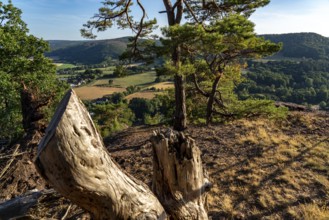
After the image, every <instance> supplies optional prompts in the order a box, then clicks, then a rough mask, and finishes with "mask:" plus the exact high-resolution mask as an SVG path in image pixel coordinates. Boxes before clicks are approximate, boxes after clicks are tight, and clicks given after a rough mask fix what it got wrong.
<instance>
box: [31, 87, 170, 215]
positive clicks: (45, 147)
mask: <svg viewBox="0 0 329 220" xmlns="http://www.w3.org/2000/svg"><path fill="white" fill-rule="evenodd" d="M36 166H37V167H38V169H39V172H40V174H41V175H42V176H43V177H44V178H45V179H46V180H47V181H48V182H49V183H50V184H51V185H52V186H53V187H54V188H55V189H56V190H57V191H58V192H60V193H61V194H62V195H63V196H65V197H67V198H68V199H70V200H71V201H72V202H74V203H76V204H78V205H79V206H81V207H82V208H84V209H86V210H87V211H89V212H91V213H92V214H93V216H94V218H95V219H166V213H165V211H164V209H163V207H162V205H161V204H160V202H159V200H158V199H157V198H156V197H155V196H154V194H153V193H152V192H151V191H150V190H149V189H148V187H147V186H146V185H144V184H143V183H142V182H140V181H138V180H136V179H135V178H133V177H131V176H129V175H128V174H126V173H125V172H123V171H122V170H121V169H120V168H119V167H118V166H117V165H116V163H115V162H114V161H113V160H112V159H111V157H110V155H109V153H108V152H107V150H106V149H105V147H104V145H103V142H102V139H101V137H100V136H99V134H98V132H97V130H96V128H95V126H94V124H93V122H92V119H91V118H90V116H89V114H88V112H87V110H86V109H85V107H84V106H83V104H82V103H81V101H80V100H79V99H78V98H77V96H76V95H75V93H74V92H73V91H72V90H71V91H69V92H68V93H67V94H66V96H65V97H64V99H63V100H62V102H61V103H60V106H59V107H58V109H57V111H56V113H55V115H54V117H53V120H52V121H51V123H50V124H49V126H48V128H47V131H46V135H45V137H44V138H43V140H42V141H41V143H40V145H39V149H38V156H37V160H36Z"/></svg>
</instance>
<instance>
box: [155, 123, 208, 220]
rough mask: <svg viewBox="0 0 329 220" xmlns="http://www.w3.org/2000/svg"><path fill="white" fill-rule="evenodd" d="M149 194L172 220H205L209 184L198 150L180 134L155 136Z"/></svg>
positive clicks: (158, 133)
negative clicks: (151, 193) (153, 196)
mask: <svg viewBox="0 0 329 220" xmlns="http://www.w3.org/2000/svg"><path fill="white" fill-rule="evenodd" d="M151 141H152V145H153V154H154V155H153V186H152V187H153V192H154V193H155V195H156V196H157V197H158V199H159V200H160V202H161V203H162V205H163V207H164V208H165V210H166V212H167V213H168V215H170V216H171V217H172V218H173V219H181V220H183V219H190V220H192V219H195V220H196V219H198V220H204V219H208V215H207V210H206V207H207V202H206V193H207V191H208V190H209V189H210V185H211V184H210V182H209V180H208V178H207V175H206V173H205V171H204V169H203V166H202V161H201V154H200V150H199V148H198V147H197V146H196V145H195V142H194V140H193V139H191V138H189V137H186V136H185V135H184V134H183V133H182V132H176V131H172V130H170V129H169V130H167V131H166V132H155V135H154V136H153V137H152V138H151Z"/></svg>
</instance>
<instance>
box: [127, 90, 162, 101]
mask: <svg viewBox="0 0 329 220" xmlns="http://www.w3.org/2000/svg"><path fill="white" fill-rule="evenodd" d="M161 93H162V92H153V91H142V92H136V93H133V94H130V95H128V96H126V97H125V99H127V100H131V99H133V98H144V99H152V98H154V97H155V95H156V94H161Z"/></svg>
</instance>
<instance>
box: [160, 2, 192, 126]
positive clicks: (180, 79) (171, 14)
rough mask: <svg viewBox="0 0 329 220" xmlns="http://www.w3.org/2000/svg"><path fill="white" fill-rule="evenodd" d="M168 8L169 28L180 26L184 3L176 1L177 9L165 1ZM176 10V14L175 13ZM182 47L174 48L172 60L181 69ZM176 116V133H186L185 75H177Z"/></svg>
mask: <svg viewBox="0 0 329 220" xmlns="http://www.w3.org/2000/svg"><path fill="white" fill-rule="evenodd" d="M163 3H164V6H165V7H166V13H167V20H168V25H169V26H174V25H179V24H180V22H181V20H182V16H183V10H184V8H183V1H182V0H176V1H175V4H174V6H175V8H174V6H173V5H172V3H171V1H170V0H163ZM175 10H176V13H175ZM180 57H181V52H180V45H176V46H174V47H173V48H172V53H171V60H172V62H173V65H174V66H175V67H176V68H177V70H178V69H179V68H180ZM174 80H175V115H174V125H173V128H174V129H175V130H176V131H184V130H185V129H186V124H187V114H186V95H185V77H184V76H183V75H179V74H178V73H177V74H175V78H174Z"/></svg>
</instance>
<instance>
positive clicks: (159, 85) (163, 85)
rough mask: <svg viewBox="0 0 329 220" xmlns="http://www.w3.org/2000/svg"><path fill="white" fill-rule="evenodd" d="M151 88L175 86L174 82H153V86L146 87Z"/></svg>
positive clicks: (170, 87)
mask: <svg viewBox="0 0 329 220" xmlns="http://www.w3.org/2000/svg"><path fill="white" fill-rule="evenodd" d="M150 88H155V89H172V88H174V83H172V82H160V83H156V84H153V85H151V86H148V87H147V88H146V89H150Z"/></svg>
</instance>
